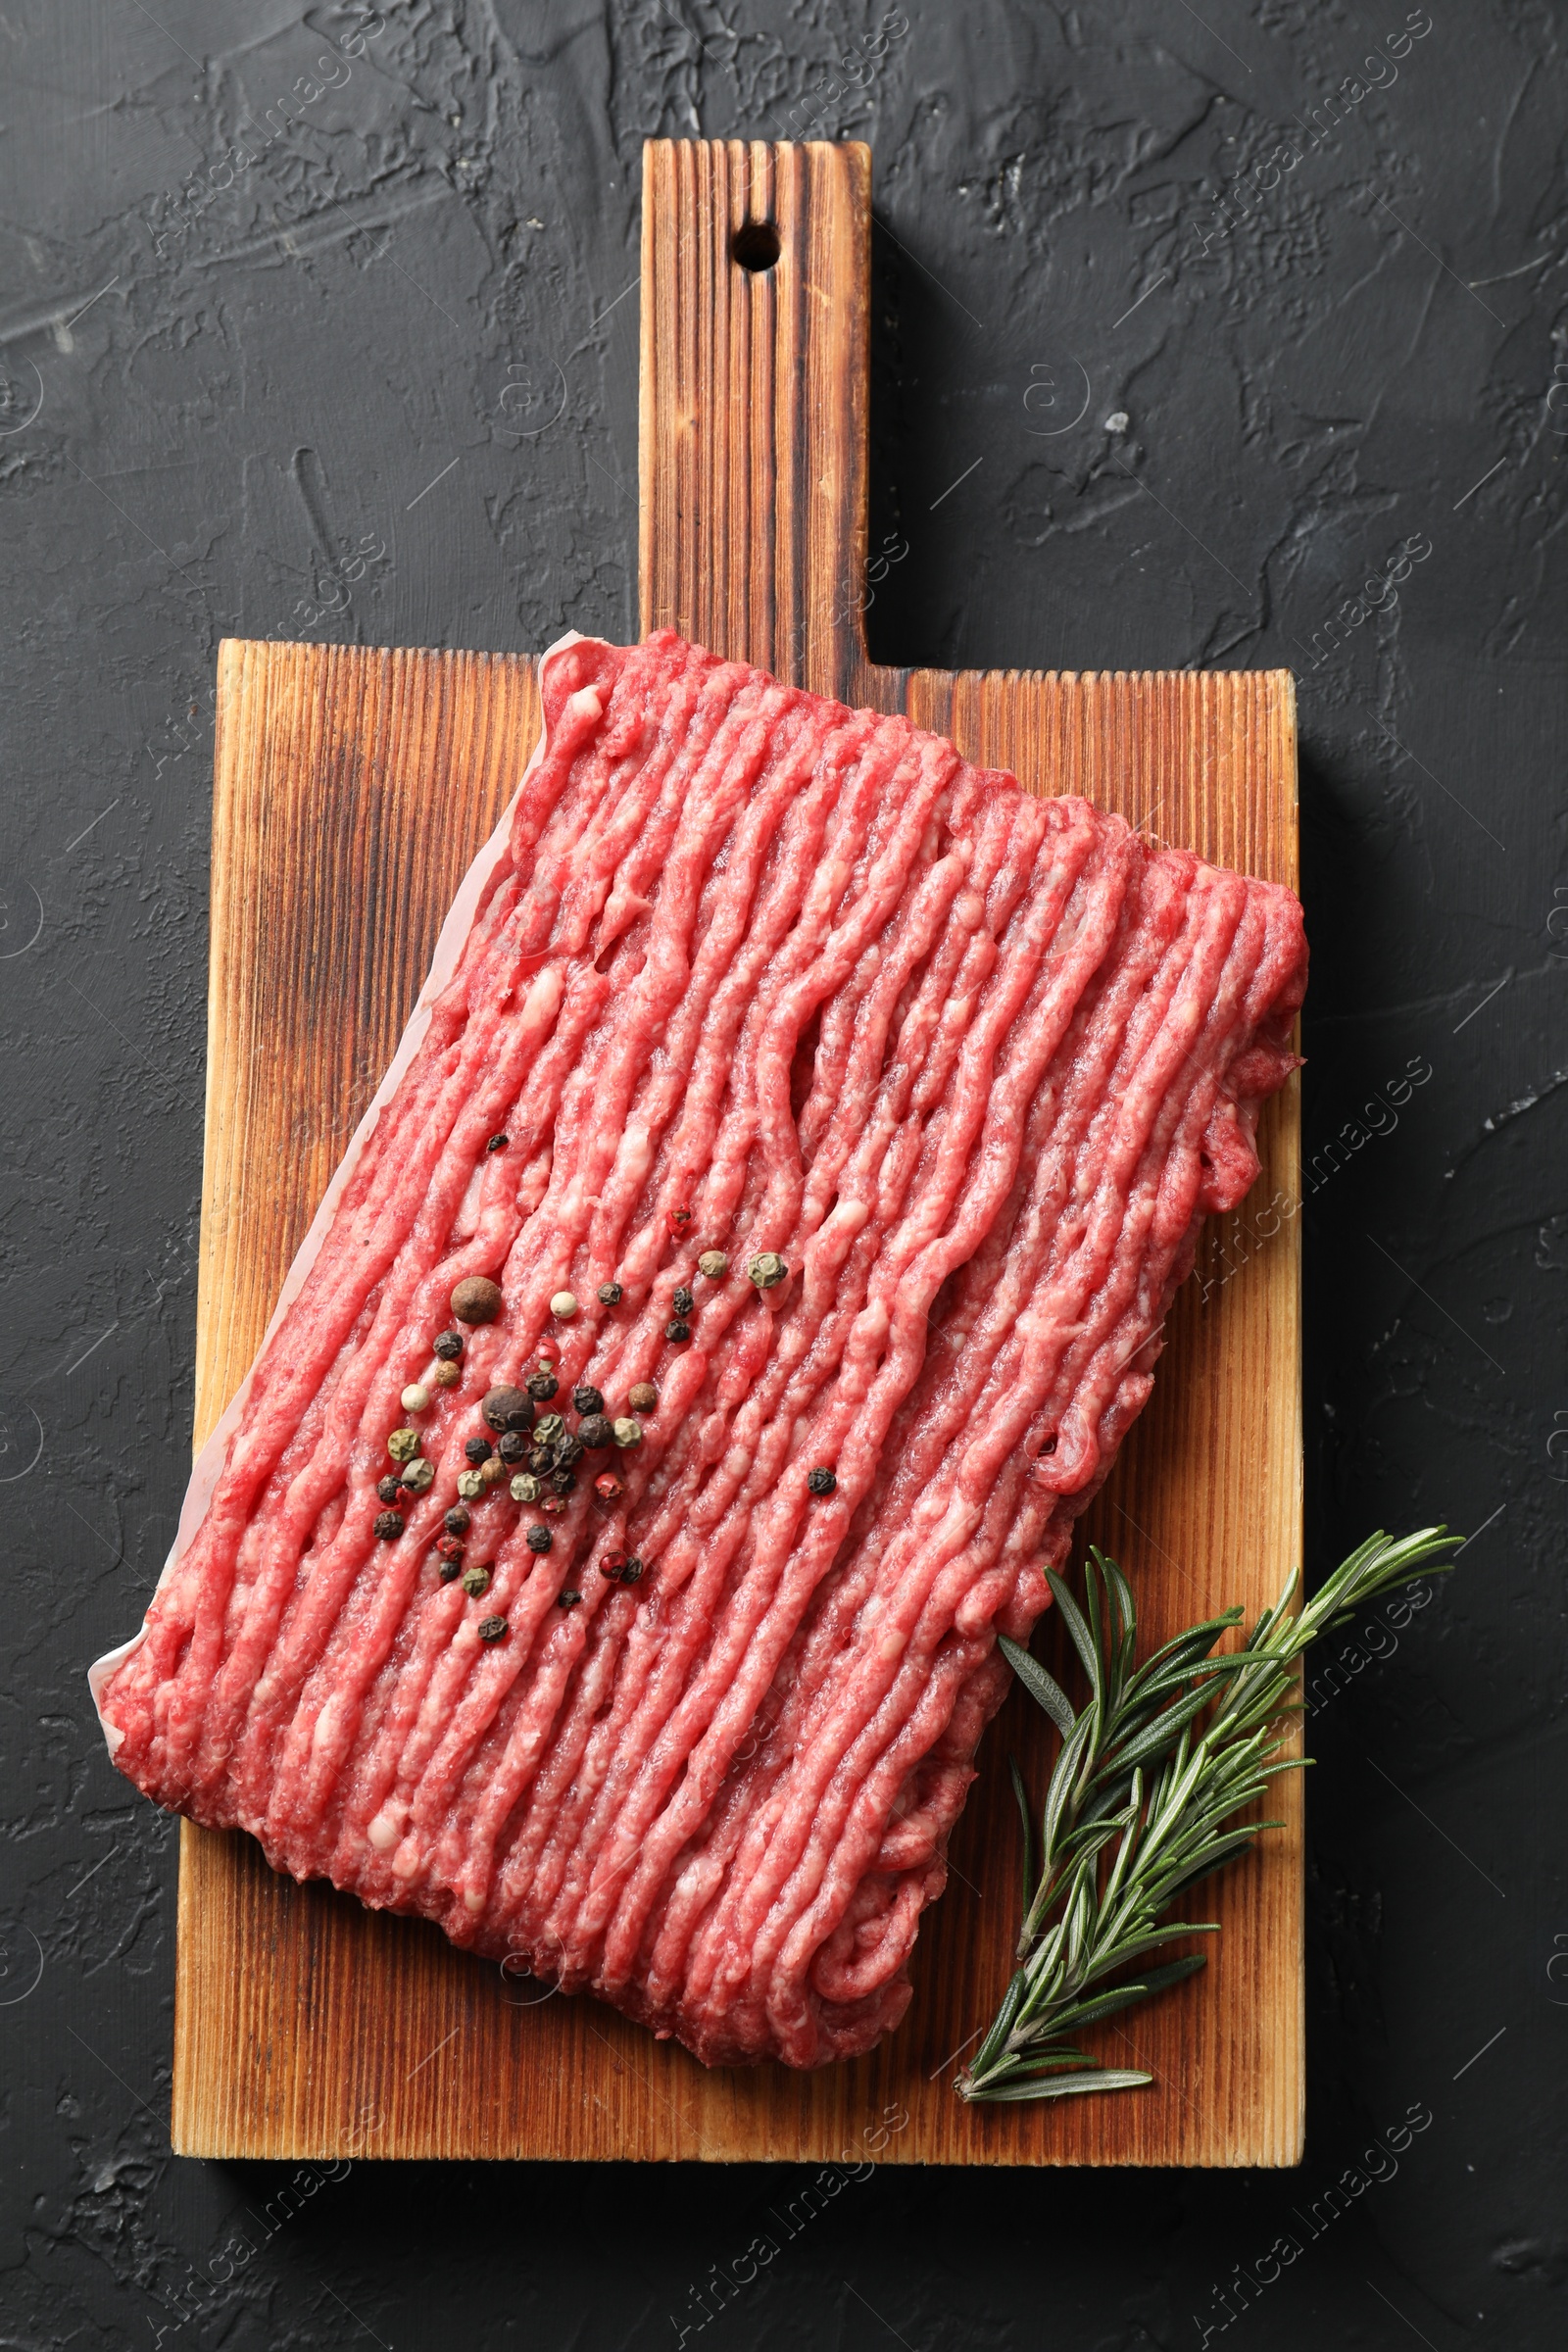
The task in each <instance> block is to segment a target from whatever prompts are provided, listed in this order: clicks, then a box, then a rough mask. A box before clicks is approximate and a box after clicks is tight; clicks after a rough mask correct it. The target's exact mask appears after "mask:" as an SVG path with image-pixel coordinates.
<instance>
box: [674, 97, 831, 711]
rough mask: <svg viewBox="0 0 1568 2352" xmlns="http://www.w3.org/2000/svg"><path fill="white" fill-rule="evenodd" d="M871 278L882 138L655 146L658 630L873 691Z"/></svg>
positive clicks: (799, 676) (782, 669) (778, 671)
mask: <svg viewBox="0 0 1568 2352" xmlns="http://www.w3.org/2000/svg"><path fill="white" fill-rule="evenodd" d="M870 281H871V155H870V150H869V148H867V147H865V146H863V145H861V144H859V143H858V142H853V141H852V142H847V143H846V144H844V145H843V146H830V145H827V144H825V143H821V142H817V141H812V142H810V143H809V144H804V145H795V144H791V143H788V142H781V143H779V144H777V145H772V146H769V145H767V144H765V143H764V142H762V141H760V140H753V141H751V142H747V141H744V140H741V139H649V140H648V141H647V142H646V144H645V145H644V148H643V253H642V382H641V401H640V407H641V417H640V426H639V435H638V439H639V454H640V465H639V485H640V492H639V496H640V514H639V525H640V545H639V587H640V602H641V607H642V626H643V631H644V634H646V633H647V632H648V631H649V630H650V629H655V628H661V627H665V626H668V627H672V628H676V629H678V630H679V631H680V633H681V635H682V636H684V637H691V638H694V639H696V640H697V641H698V642H699V643H700V644H703V645H707V646H710V647H711V649H712V650H713V652H715V653H718V654H723V655H725V656H726V657H728V658H730V659H732V660H739V661H747V662H759V663H760V665H761V666H762V667H763V668H765V669H770V670H772V671H773V672H774V673H775V675H777V676H779V677H782V678H786V679H788V680H789V681H790V682H791V683H793V684H798V685H803V686H807V687H809V688H810V689H811V691H812V692H813V693H816V694H836V695H844V696H853V695H854V694H855V692H856V688H857V682H858V678H859V676H860V673H861V672H862V670H863V668H864V662H865V654H864V645H863V639H862V635H861V628H860V613H861V610H862V605H863V600H864V594H865V591H864V580H865V529H866V521H865V501H866V456H865V451H866V404H867V387H866V378H867V341H868V314H869V307H870Z"/></svg>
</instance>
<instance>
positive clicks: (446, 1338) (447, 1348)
mask: <svg viewBox="0 0 1568 2352" xmlns="http://www.w3.org/2000/svg"><path fill="white" fill-rule="evenodd" d="M430 1344H431V1347H432V1348H433V1349H434V1351H435V1353H436V1354H437V1355H438V1356H440V1358H441V1360H442V1362H443V1363H448V1364H454V1363H456V1362H457V1360H458V1357H459V1356H460V1355H461V1354H462V1353H463V1339H462V1335H461V1334H460V1333H458V1332H455V1331H443V1332H442V1333H441V1335H440V1337H439V1338H438V1339H435V1340H432V1342H431V1343H430Z"/></svg>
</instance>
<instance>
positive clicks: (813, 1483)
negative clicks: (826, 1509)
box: [806, 1464, 839, 1495]
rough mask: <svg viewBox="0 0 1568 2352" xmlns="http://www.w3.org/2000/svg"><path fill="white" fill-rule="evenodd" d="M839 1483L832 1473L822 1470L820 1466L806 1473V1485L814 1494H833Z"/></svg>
mask: <svg viewBox="0 0 1568 2352" xmlns="http://www.w3.org/2000/svg"><path fill="white" fill-rule="evenodd" d="M838 1483H839V1482H838V1480H837V1479H836V1478H835V1477H834V1475H833V1473H832V1471H831V1470H827V1469H824V1468H822V1467H821V1465H820V1464H819V1465H818V1467H817V1468H816V1469H814V1470H808V1472H807V1473H806V1484H807V1486H808V1488H809V1491H810V1492H811V1494H813V1495H831V1494H832V1492H833V1490H834V1488H835V1487H836V1486H837V1485H838Z"/></svg>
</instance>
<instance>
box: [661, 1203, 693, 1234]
mask: <svg viewBox="0 0 1568 2352" xmlns="http://www.w3.org/2000/svg"><path fill="white" fill-rule="evenodd" d="M691 1221H692V1212H691V1210H690V1209H689V1208H672V1209H670V1210H669V1211H668V1212H667V1213H666V1215H665V1218H664V1223H665V1224H666V1225H667V1226H668V1228H669V1230H670V1232H671V1233H672V1234H673V1236H674V1238H675V1240H676V1241H677V1242H678V1241H679V1240H680V1237H681V1235H682V1234H683V1233H684V1232H685V1231H686V1228H687V1226H688V1225H689V1224H690V1223H691Z"/></svg>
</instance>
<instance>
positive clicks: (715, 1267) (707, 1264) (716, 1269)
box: [697, 1250, 729, 1282]
mask: <svg viewBox="0 0 1568 2352" xmlns="http://www.w3.org/2000/svg"><path fill="white" fill-rule="evenodd" d="M697 1271H698V1273H699V1274H706V1275H707V1277H708V1279H709V1281H710V1282H722V1281H723V1279H724V1276H725V1275H726V1274H727V1273H728V1272H729V1259H728V1258H727V1257H726V1256H725V1255H724V1252H723V1250H704V1251H703V1254H702V1256H701V1257H700V1258H699V1259H698V1260H697Z"/></svg>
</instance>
